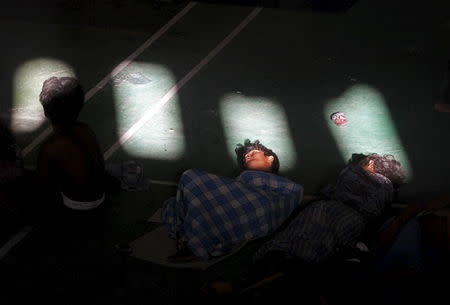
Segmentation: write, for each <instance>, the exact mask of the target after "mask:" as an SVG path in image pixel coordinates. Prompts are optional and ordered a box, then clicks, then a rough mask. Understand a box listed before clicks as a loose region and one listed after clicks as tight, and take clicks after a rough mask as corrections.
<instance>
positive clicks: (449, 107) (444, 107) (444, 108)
mask: <svg viewBox="0 0 450 305" xmlns="http://www.w3.org/2000/svg"><path fill="white" fill-rule="evenodd" d="M434 110H436V111H439V112H450V104H434Z"/></svg>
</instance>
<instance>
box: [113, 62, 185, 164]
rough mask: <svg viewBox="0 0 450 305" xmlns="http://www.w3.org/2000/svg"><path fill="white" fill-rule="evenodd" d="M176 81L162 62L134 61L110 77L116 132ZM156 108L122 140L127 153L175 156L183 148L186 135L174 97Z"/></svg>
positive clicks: (130, 123) (155, 103)
mask: <svg viewBox="0 0 450 305" xmlns="http://www.w3.org/2000/svg"><path fill="white" fill-rule="evenodd" d="M175 84H176V80H175V77H174V75H173V74H172V72H171V71H170V70H169V69H167V68H166V67H165V66H164V65H159V64H153V63H144V62H133V63H131V64H130V65H129V66H127V67H126V68H125V69H124V70H122V71H121V72H120V73H119V74H118V75H116V76H115V77H114V78H113V79H112V86H113V94H114V103H115V110H116V118H117V125H118V131H117V132H118V134H119V135H122V134H124V133H125V132H126V131H127V130H128V129H129V128H130V127H131V126H133V125H134V124H135V123H136V122H137V121H139V119H140V118H141V117H142V116H143V114H144V113H145V112H146V111H147V110H149V109H151V108H152V107H159V106H158V102H159V101H160V100H161V98H162V97H163V96H164V95H165V94H166V93H167V91H169V90H170V88H172V87H173V86H174V85H175ZM173 99H175V100H174V101H171V102H170V103H167V104H166V105H164V107H162V108H161V109H158V110H157V111H156V113H155V115H154V116H153V118H152V119H151V120H150V121H148V122H147V123H146V124H145V125H144V126H143V127H142V128H140V129H139V130H138V131H137V132H136V134H134V135H133V137H132V138H131V139H130V140H129V141H127V142H125V143H124V144H122V145H123V146H122V149H123V150H125V151H126V152H128V153H129V154H130V155H133V156H136V157H142V158H151V159H157V160H177V159H179V158H181V157H182V156H183V154H184V152H185V138H184V131H183V124H182V121H181V111H180V107H179V105H178V100H177V97H173Z"/></svg>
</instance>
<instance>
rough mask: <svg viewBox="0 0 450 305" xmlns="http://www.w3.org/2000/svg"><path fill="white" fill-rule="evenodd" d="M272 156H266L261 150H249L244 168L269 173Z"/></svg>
mask: <svg viewBox="0 0 450 305" xmlns="http://www.w3.org/2000/svg"><path fill="white" fill-rule="evenodd" d="M272 162H273V156H266V155H264V152H263V151H261V150H256V149H255V150H251V151H249V152H248V153H247V154H246V155H245V167H246V168H247V169H248V170H258V171H265V172H271V169H272Z"/></svg>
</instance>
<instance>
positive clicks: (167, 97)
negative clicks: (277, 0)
mask: <svg viewBox="0 0 450 305" xmlns="http://www.w3.org/2000/svg"><path fill="white" fill-rule="evenodd" d="M261 10H262V8H260V7H258V8H255V9H253V11H252V12H251V13H250V14H249V15H248V16H247V17H246V18H245V19H244V20H243V21H242V22H241V23H240V24H239V25H238V26H237V27H236V28H235V29H234V30H233V31H232V32H231V33H230V34H228V36H227V37H225V39H224V40H222V41H221V42H220V43H219V44H218V45H217V46H216V47H215V48H214V49H213V50H212V51H211V52H209V54H208V55H207V56H206V57H205V58H203V59H202V60H201V61H200V62H199V63H198V64H197V65H196V66H195V67H194V68H193V69H192V70H191V71H189V73H188V74H186V75H185V76H184V77H183V78H182V79H181V80H180V81H179V82H178V83H177V84H176V85H175V86H173V87H172V88H171V89H170V90H169V91H168V92H167V93H166V94H165V95H164V96H163V98H162V99H161V100H159V101H158V102H157V103H156V105H154V106H153V107H151V108H150V109H148V110H147V111H146V112H145V113H144V115H143V116H142V117H141V119H140V120H139V121H137V122H136V123H135V124H134V125H133V126H131V128H130V129H128V130H127V131H126V132H125V133H124V134H123V135H122V136H121V137H120V138H119V140H118V141H117V142H116V143H114V144H113V145H112V146H111V147H110V148H109V149H108V150H107V151H106V152H105V153H104V155H103V156H104V158H105V160H107V159H109V157H111V156H112V154H114V152H116V151H117V150H118V149H119V148H120V146H121V145H122V144H124V143H125V142H126V141H128V140H129V139H130V138H131V137H132V136H133V135H134V134H135V133H136V132H137V131H138V130H139V129H140V128H141V127H142V126H144V124H145V123H147V122H148V121H149V120H150V119H151V118H152V117H153V115H155V114H156V113H158V112H159V111H160V110H161V108H162V107H163V106H164V105H165V104H166V103H167V102H168V101H169V100H170V99H171V98H172V97H173V96H174V95H175V94H177V92H178V91H179V90H180V89H181V88H182V87H183V86H184V85H185V84H186V83H187V82H188V81H189V80H191V78H192V77H194V76H195V74H197V73H198V72H199V71H200V70H201V69H202V68H203V67H204V66H206V65H207V64H208V63H209V62H210V61H211V60H212V59H213V58H214V57H215V56H216V55H217V54H218V53H219V52H220V51H221V50H222V49H223V48H224V47H225V46H226V45H227V44H228V43H229V42H230V41H231V40H233V38H234V37H236V36H237V35H238V34H239V33H240V32H241V31H242V30H243V29H244V28H245V27H246V26H247V25H248V24H249V23H250V22H251V21H252V20H253V19H254V18H255V17H256V16H257V15H258V14H259V12H261Z"/></svg>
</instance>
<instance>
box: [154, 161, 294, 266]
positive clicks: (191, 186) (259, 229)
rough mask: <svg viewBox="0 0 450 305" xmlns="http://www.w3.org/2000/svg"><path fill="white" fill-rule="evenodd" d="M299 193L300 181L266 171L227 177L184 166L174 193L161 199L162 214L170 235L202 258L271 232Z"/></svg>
mask: <svg viewBox="0 0 450 305" xmlns="http://www.w3.org/2000/svg"><path fill="white" fill-rule="evenodd" d="M302 196H303V188H302V186H301V185H299V184H296V183H294V182H292V181H290V180H288V179H286V178H283V177H280V176H277V175H274V174H270V173H266V172H260V171H245V172H243V173H242V174H241V175H239V176H238V177H237V178H236V179H230V178H226V177H221V176H217V175H214V174H210V173H207V172H204V171H200V170H187V171H186V172H184V173H183V175H182V176H181V179H180V181H179V185H178V190H177V195H176V197H173V198H170V199H168V200H167V201H166V202H165V203H164V206H163V209H162V218H163V221H164V223H166V224H167V225H168V228H169V235H170V237H171V238H176V239H179V240H181V241H184V242H186V243H187V246H188V247H189V249H190V250H191V251H192V252H193V253H194V254H195V255H196V256H198V257H200V258H202V259H208V258H209V257H211V256H220V255H224V254H226V253H228V252H229V251H231V249H232V247H233V246H234V245H237V244H240V243H242V242H245V241H249V240H253V239H256V238H259V237H263V236H266V235H267V234H269V233H271V232H273V231H275V230H276V229H277V228H278V227H279V226H280V225H281V224H282V223H283V222H284V221H285V220H286V219H287V217H288V216H289V215H290V214H291V212H292V211H293V210H294V209H295V208H296V207H298V206H299V205H300V202H301V199H302Z"/></svg>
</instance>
